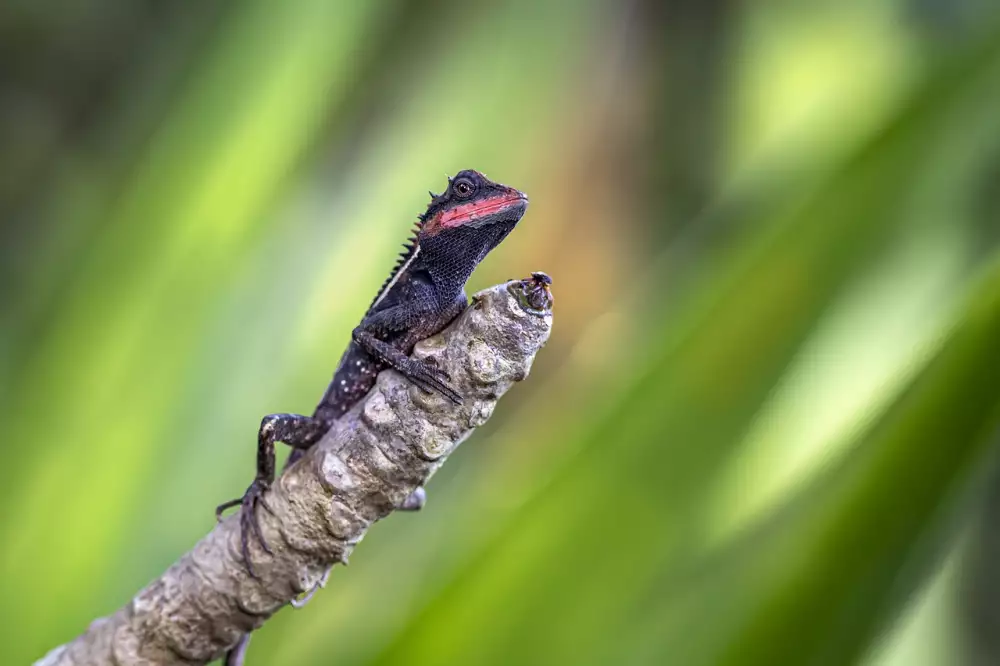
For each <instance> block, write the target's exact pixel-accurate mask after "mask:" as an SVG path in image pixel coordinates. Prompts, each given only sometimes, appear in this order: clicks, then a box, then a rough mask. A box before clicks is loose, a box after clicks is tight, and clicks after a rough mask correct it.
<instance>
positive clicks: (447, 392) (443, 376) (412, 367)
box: [403, 359, 462, 405]
mask: <svg viewBox="0 0 1000 666" xmlns="http://www.w3.org/2000/svg"><path fill="white" fill-rule="evenodd" d="M409 361H410V362H409V363H408V364H407V366H406V369H405V372H404V373H403V374H404V375H406V376H407V377H408V378H409V379H410V381H412V382H413V383H414V384H416V385H417V386H419V387H420V388H422V389H423V390H425V391H427V392H428V393H440V394H441V395H443V396H444V397H446V398H448V399H449V400H451V401H452V402H453V403H455V404H456V405H461V404H462V396H461V395H459V393H458V391H456V390H455V389H453V388H452V387H451V386H449V385H448V380H449V379H451V378H450V377H449V376H448V373H447V372H445V371H444V370H441V369H440V368H438V367H436V366H433V365H431V364H429V363H423V362H421V361H414V360H412V359H410V360H409Z"/></svg>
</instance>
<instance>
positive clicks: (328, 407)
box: [216, 170, 528, 575]
mask: <svg viewBox="0 0 1000 666" xmlns="http://www.w3.org/2000/svg"><path fill="white" fill-rule="evenodd" d="M527 207H528V198H527V197H526V196H525V195H524V194H523V193H521V192H519V191H518V190H515V189H514V188H512V187H507V186H506V185H501V184H499V183H494V182H493V181H491V180H490V179H489V178H487V177H486V176H484V175H483V174H481V173H479V172H478V171H472V170H465V171H461V172H459V173H458V175H456V176H455V177H454V178H449V179H448V189H447V190H445V191H444V192H443V193H442V194H434V193H433V192H432V193H431V202H430V205H429V206H428V207H427V211H426V212H425V213H424V214H423V215H421V216H420V217H419V221H418V223H417V227H416V230H415V233H414V235H413V237H412V238H411V239H410V240H409V242H408V243H407V244H406V245H405V246H404V251H403V252H402V253H401V254H400V258H399V262H398V263H397V264H396V267H395V268H394V269H393V271H392V273H391V274H390V275H389V279H388V280H386V282H385V284H384V285H382V288H381V289H380V290H379V293H378V295H377V296H376V297H375V300H374V301H373V302H372V304H371V306H370V307H369V308H368V312H367V313H365V316H364V318H363V319H362V320H361V324H360V325H359V326H358V327H357V328H355V329H354V332H353V334H352V342H351V343H350V344H349V345H348V347H347V351H345V352H344V355H343V357H341V359H340V365H339V366H338V367H337V371H336V373H335V374H334V376H333V381H332V382H330V385H329V387H328V388H327V390H326V393H325V394H324V395H323V398H322V399H321V400H320V402H319V405H318V406H317V407H316V410H315V411H314V412H313V415H312V416H305V415H302V414H270V415H268V416H265V417H264V419H263V420H262V421H261V424H260V430H259V432H258V435H257V476H256V478H255V479H254V481H253V483H251V484H250V487H249V488H247V491H246V493H245V494H244V495H243V497H242V498H241V499H236V500H232V501H230V502H226V503H224V504H220V505H219V507H218V508H217V509H216V515H217V516H221V515H222V512H223V511H225V510H226V509H228V508H230V507H233V506H237V505H239V506H240V507H241V515H240V522H241V530H242V538H241V546H242V551H243V559H244V561H245V563H246V566H247V570H248V571H249V572H250V574H251V575H255V574H254V571H253V567H252V565H251V563H250V536H251V535H253V536H254V537H255V538H256V539H257V541H258V542H259V543H260V546H261V548H263V550H264V551H265V552H267V553H270V552H271V550H270V548H269V546H268V544H267V542H266V541H265V540H264V537H263V535H262V533H261V530H260V526H259V524H258V522H257V515H256V511H257V506H258V505H259V504H262V503H263V500H262V495H263V493H264V492H265V491H266V490H267V489H268V488H269V487H270V486H271V484H272V483H273V482H274V477H275V461H274V443H275V442H284V443H285V444H287V445H289V446H291V447H293V448H294V449H295V450H294V451H292V455H291V456H289V464H291V463H292V462H294V461H295V460H296V459H298V458H299V457H301V455H302V454H303V453H304V452H305V450H306V449H308V448H309V447H311V446H312V445H313V444H315V443H316V442H318V441H319V439H320V438H321V437H322V436H323V434H324V433H326V431H327V430H329V429H330V426H331V425H332V424H333V422H334V421H336V420H337V419H338V418H340V417H341V416H343V415H344V413H346V412H347V411H348V410H349V409H350V408H351V407H352V406H353V405H354V404H355V403H356V402H358V401H359V400H361V398H363V397H364V396H365V395H366V394H367V393H368V391H369V390H371V388H372V387H373V386H374V385H375V378H376V376H377V375H378V373H379V372H381V371H382V370H384V369H386V368H394V369H396V370H398V371H399V372H400V373H402V374H403V375H404V376H406V377H407V378H408V379H409V380H410V381H412V382H413V383H414V384H416V385H417V386H419V387H420V388H422V389H424V390H426V391H436V392H438V393H440V394H441V395H443V396H445V397H447V398H448V399H450V400H452V401H454V402H456V403H459V402H461V400H462V398H461V396H460V395H458V393H456V392H455V390H454V389H452V388H451V387H450V386H449V385H448V383H447V377H445V376H444V375H443V373H442V372H441V371H440V370H438V369H437V368H436V367H434V366H432V365H429V364H426V363H422V362H420V361H415V360H412V359H410V358H409V354H410V353H411V352H412V351H413V346H414V345H415V344H416V343H417V342H419V341H420V340H423V339H425V338H428V337H430V336H432V335H434V334H435V333H438V332H440V331H441V330H443V329H444V328H445V327H446V326H447V325H448V324H449V323H450V322H451V321H452V320H453V319H454V318H455V317H456V316H458V314H459V313H461V312H462V311H463V310H464V309H465V307H466V306H467V304H468V299H467V297H466V295H465V283H466V281H467V280H468V279H469V276H470V275H472V271H473V270H475V268H476V266H477V265H478V264H479V262H481V261H482V260H483V258H484V257H485V256H486V254H487V253H488V252H489V251H490V250H492V249H493V248H495V247H496V246H497V245H499V244H500V241H502V240H503V239H504V238H505V237H506V236H507V234H509V233H510V232H511V231H512V230H513V229H514V226H515V225H516V224H517V223H518V221H519V220H520V219H521V216H522V215H524V212H525V210H526V209H527Z"/></svg>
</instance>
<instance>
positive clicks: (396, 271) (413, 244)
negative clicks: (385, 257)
mask: <svg viewBox="0 0 1000 666" xmlns="http://www.w3.org/2000/svg"><path fill="white" fill-rule="evenodd" d="M423 226H424V219H423V216H421V217H420V220H419V221H418V222H417V226H416V227H415V228H414V229H413V235H412V236H411V237H410V239H409V240H407V241H406V242H405V243H403V251H402V252H400V253H399V260H398V261H397V262H396V265H395V267H393V269H392V272H391V273H389V277H388V278H386V280H385V283H384V284H383V285H382V288H381V289H379V290H378V295H377V296H375V300H373V301H372V304H371V305H370V306H368V312H369V313H370V312H371V311H372V310H374V309H375V306H376V305H378V304H379V302H380V301H381V300H382V299H383V298H385V295H386V294H388V293H389V290H390V289H392V285H394V284H396V281H397V280H398V279H399V276H401V275H402V274H403V272H404V271H405V270H406V269H407V268H409V266H410V264H412V263H413V260H414V259H416V258H417V255H419V254H420V241H419V238H418V234H419V233H420V229H421V227H423Z"/></svg>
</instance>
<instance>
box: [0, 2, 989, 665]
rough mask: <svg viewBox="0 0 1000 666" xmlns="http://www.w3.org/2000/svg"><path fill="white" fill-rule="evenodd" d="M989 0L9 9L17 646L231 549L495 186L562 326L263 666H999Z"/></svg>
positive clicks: (270, 633)
mask: <svg viewBox="0 0 1000 666" xmlns="http://www.w3.org/2000/svg"><path fill="white" fill-rule="evenodd" d="M991 4H992V3H987V2H978V1H975V0H950V1H949V0H905V1H904V0H884V1H879V2H863V1H862V0H847V1H845V2H836V3H835V2H816V3H791V2H785V1H781V0H769V1H767V2H759V3H734V2H725V1H724V0H717V1H715V2H694V1H693V0H671V1H670V2H662V3H661V2H653V1H652V0H650V1H648V2H644V1H632V2H623V3H622V2H610V1H601V0H584V1H582V2H569V0H562V1H553V2H541V3H539V2H532V1H530V0H505V1H504V2H492V3H483V4H477V3H454V2H449V1H447V0H434V1H431V2H410V3H407V2H401V1H399V0H379V1H376V2H368V3H346V2H345V3H341V2H331V1H329V0H295V1H294V2H287V3H269V2H265V1H264V0H249V1H247V2H240V3H237V2H223V3H202V4H197V3H166V2H160V1H154V0H144V1H142V2H122V1H121V0H91V2H88V3H77V4H73V5H71V6H69V7H66V6H63V5H62V4H61V3H56V2H53V1H52V0H45V1H35V2H28V1H24V0H20V1H19V0H15V1H14V2H9V3H6V4H5V5H4V6H3V7H2V8H0V62H3V71H4V76H3V86H2V88H0V145H2V146H3V147H4V148H3V150H2V151H0V258H2V262H0V267H2V268H0V271H2V274H0V286H2V288H0V296H2V299H3V301H2V309H0V380H2V381H0V399H2V402H0V405H2V407H0V410H2V417H3V419H2V420H3V423H4V424H5V425H6V433H5V435H6V436H5V438H4V445H3V449H2V451H3V464H2V465H0V471H2V473H0V480H2V482H3V485H2V488H3V490H2V491H0V492H2V494H3V497H4V500H5V501H4V502H3V503H2V505H0V506H2V508H0V516H2V523H0V543H2V544H3V546H2V548H0V557H2V559H0V562H2V569H0V627H2V628H3V631H4V635H5V636H6V637H7V640H4V641H2V642H0V646H2V647H0V655H2V657H0V660H2V661H3V663H15V664H16V663H29V662H30V661H31V660H32V659H33V658H36V657H38V656H40V655H41V654H43V653H44V652H45V651H46V650H47V649H48V648H50V647H52V646H54V645H55V644H57V643H59V642H63V641H65V640H68V639H69V638H71V637H72V636H73V635H75V634H76V633H79V632H80V631H82V630H83V629H84V627H85V626H86V623H87V622H88V621H89V620H91V619H93V618H94V617H96V616H98V615H101V614H106V613H108V612H110V611H112V610H113V609H115V608H116V607H118V606H120V605H121V604H122V603H123V602H124V601H126V600H127V599H128V597H129V595H130V594H131V593H132V592H134V591H135V590H136V589H137V588H139V587H140V586H141V585H143V584H144V583H145V582H146V581H148V580H149V579H150V578H152V577H153V576H155V575H156V574H157V573H158V572H159V571H160V570H162V569H163V568H164V567H165V566H167V565H168V564H169V563H170V562H171V561H172V560H173V559H174V558H175V557H176V556H177V555H178V554H179V553H180V552H182V551H183V550H185V549H187V548H188V547H189V546H190V545H191V544H192V543H193V542H194V541H195V540H196V539H197V538H198V537H199V536H200V535H201V534H203V533H204V532H205V531H206V530H207V529H208V528H209V527H210V526H211V524H212V520H213V516H212V508H213V507H214V506H215V504H216V503H218V501H221V500H223V499H227V498H228V497H230V496H232V495H234V494H237V493H238V492H240V491H241V490H242V488H243V487H244V486H245V484H246V482H247V480H248V478H249V477H250V475H251V474H252V466H253V461H254V456H253V437H254V432H255V428H256V424H257V423H258V422H259V418H260V416H261V415H263V414H265V413H270V412H276V411H299V412H303V411H309V410H310V409H311V407H312V405H313V403H314V402H315V400H316V399H317V398H318V396H319V395H320V394H321V392H322V390H323V388H324V385H325V382H326V381H327V380H328V378H329V375H330V373H331V372H332V370H333V368H334V367H335V364H336V361H337V358H338V357H339V354H340V351H341V350H342V348H343V346H344V344H346V342H347V340H348V338H349V331H350V330H351V328H352V326H353V325H354V324H355V323H356V320H357V319H358V318H359V316H360V314H361V312H362V311H363V309H364V307H365V305H366V304H367V303H368V301H369V300H370V298H371V294H372V293H373V291H374V290H375V289H377V288H378V285H379V284H381V281H382V279H383V278H384V273H385V272H386V271H387V270H388V267H389V266H391V263H392V256H393V254H394V253H395V250H396V248H397V246H398V244H399V243H400V242H401V241H402V239H403V236H404V234H405V232H406V230H407V229H408V228H409V226H410V222H409V220H412V219H413V216H414V215H416V214H417V213H418V212H420V210H421V209H422V208H423V206H424V204H425V201H426V195H424V194H422V193H423V192H424V191H425V190H427V189H428V188H431V189H436V188H438V187H440V186H441V183H442V182H443V176H442V173H444V172H448V173H452V172H454V171H457V170H458V169H461V168H466V167H473V168H478V169H481V170H483V171H485V172H486V173H488V174H490V175H491V176H493V177H495V178H497V179H499V180H501V181H503V182H507V183H510V184H512V185H515V186H517V187H519V188H521V189H524V190H525V191H527V192H528V193H529V194H530V196H531V197H532V208H531V210H530V211H529V213H528V216H527V217H526V219H525V220H524V222H523V223H522V225H521V227H520V228H519V229H518V230H517V232H516V233H515V234H513V235H512V236H511V238H510V239H509V240H508V241H507V242H505V243H504V245H503V247H501V248H500V249H498V250H497V251H496V252H495V253H494V254H493V255H491V257H490V258H489V259H488V260H487V261H486V262H485V263H484V265H483V266H482V268H481V269H480V270H479V271H478V272H477V274H476V276H474V278H473V284H472V285H471V286H472V288H473V289H474V288H478V287H481V286H485V285H487V284H491V283H493V282H496V281H499V280H502V279H505V278H508V277H512V276H520V275H523V274H527V272H529V271H530V270H535V269H544V270H546V271H547V272H549V273H550V274H552V275H553V277H554V279H555V293H556V330H555V334H554V336H553V339H552V341H551V343H550V345H549V347H548V348H546V350H545V351H544V352H543V353H542V354H541V355H540V357H539V359H538V361H537V363H536V365H535V368H534V370H533V373H532V377H531V378H530V379H529V380H528V381H527V382H525V383H524V384H523V385H522V386H519V387H518V388H517V389H516V390H515V391H513V392H512V395H510V396H509V397H508V398H506V399H505V400H504V404H503V405H502V406H501V409H499V410H498V413H497V414H496V416H495V417H494V419H493V420H492V421H491V422H490V423H489V424H488V425H487V426H485V427H484V428H483V429H482V430H481V431H480V432H479V433H477V434H476V436H475V437H474V438H473V439H472V440H471V441H469V442H468V443H467V445H466V446H465V447H463V450H462V451H461V452H460V454H458V455H457V456H456V457H455V459H454V460H452V461H451V462H450V463H449V465H448V466H447V467H446V468H445V469H444V470H443V471H442V472H441V474H440V475H439V476H438V477H436V478H435V480H434V481H433V483H432V484H431V487H430V489H429V491H430V503H429V505H428V507H427V509H426V510H425V511H423V512H422V513H421V514H419V515H413V516H395V517H392V518H391V519H389V520H387V521H386V522H385V523H384V524H381V525H379V526H378V527H377V528H376V529H374V530H373V531H372V533H371V535H370V536H369V537H368V539H367V540H366V541H365V543H364V544H363V545H362V546H361V547H360V549H359V551H358V552H357V554H356V556H355V557H354V559H353V562H352V565H351V567H350V569H348V570H337V571H336V572H335V574H334V576H333V578H332V580H331V583H330V586H329V588H328V589H327V591H326V592H324V593H323V594H322V595H319V596H318V597H317V598H316V600H314V601H313V602H312V603H311V604H310V605H309V606H308V608H306V609H305V610H303V611H299V612H294V613H293V612H291V611H285V612H282V613H280V614H279V615H278V616H277V617H276V618H275V619H274V620H273V621H272V622H270V623H268V625H267V626H266V627H265V628H264V629H263V630H261V631H260V632H258V634H257V635H256V636H255V638H254V641H253V646H252V648H251V651H250V658H249V663H250V664H251V665H252V664H268V663H296V664H325V663H338V664H386V665H388V664H397V663H399V664H401V663H422V664H423V663H426V664H450V663H456V664H458V663H462V664H465V663H475V664H487V663H497V664H501V663H502V664H510V663H525V664H531V663H538V664H543V663H544V664H552V663H574V664H607V663H616V664H617V663H624V664H652V663H661V662H663V661H664V660H667V661H669V662H670V663H676V664H691V665H706V666H708V665H718V666H757V665H764V664H767V665H772V664H796V665H797V664H807V665H817V666H820V665H821V666H833V665H839V664H864V665H866V666H895V665H897V664H906V665H907V666H938V665H940V666H945V665H947V666H952V665H955V664H968V665H969V666H974V665H978V664H988V663H996V662H997V661H1000V653H998V652H997V647H996V645H995V643H996V641H995V640H989V636H990V635H991V634H992V633H995V630H996V629H997V627H996V626H995V622H996V620H995V618H996V617H998V616H1000V608H998V605H997V604H998V602H997V601H996V598H997V597H996V595H995V594H994V593H993V591H994V590H996V589H997V580H1000V579H998V577H997V574H996V571H995V564H993V563H995V562H996V557H995V545H994V543H995V541H996V539H995V538H994V537H992V532H991V528H992V525H994V524H995V522H996V504H997V502H996V496H997V488H998V487H1000V475H998V474H997V472H996V470H997V469H1000V461H997V460H996V458H997V444H998V442H1000V436H998V435H1000V432H998V425H1000V344H998V343H997V341H998V340H1000V233H998V229H1000V215H998V213H997V203H998V201H1000V198H998V193H1000V190H998V188H997V185H996V183H997V174H998V173H1000V115H998V114H997V113H996V109H997V108H998V107H1000V12H998V11H997V10H996V9H994V8H993V7H992V6H991Z"/></svg>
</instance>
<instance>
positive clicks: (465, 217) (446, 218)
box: [435, 188, 528, 229]
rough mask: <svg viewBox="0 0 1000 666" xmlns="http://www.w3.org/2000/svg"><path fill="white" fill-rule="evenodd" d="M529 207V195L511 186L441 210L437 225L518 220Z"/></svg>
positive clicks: (443, 226)
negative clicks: (496, 192)
mask: <svg viewBox="0 0 1000 666" xmlns="http://www.w3.org/2000/svg"><path fill="white" fill-rule="evenodd" d="M527 209H528V197H527V196H526V195H525V194H524V193H523V192H519V191H517V190H515V189H513V188H510V189H508V190H507V191H506V192H504V193H503V194H500V195H497V196H493V197H487V198H485V199H480V200H479V201H472V202H469V203H467V204H461V205H459V206H455V207H454V208H449V209H448V210H443V211H441V212H440V213H439V214H438V219H437V225H435V226H440V228H442V229H451V228H454V227H459V226H462V225H464V224H469V223H476V226H479V225H480V224H485V223H488V222H493V221H495V220H499V219H505V220H508V221H514V222H516V221H517V220H520V219H521V216H522V215H524V211H526V210H527Z"/></svg>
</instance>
